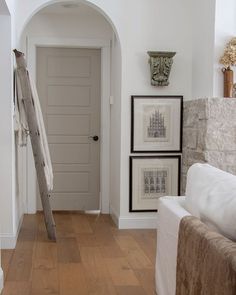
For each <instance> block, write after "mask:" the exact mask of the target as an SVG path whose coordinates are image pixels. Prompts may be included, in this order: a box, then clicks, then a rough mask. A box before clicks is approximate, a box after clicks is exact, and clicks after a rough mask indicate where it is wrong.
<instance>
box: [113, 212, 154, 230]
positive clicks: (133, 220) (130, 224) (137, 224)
mask: <svg viewBox="0 0 236 295" xmlns="http://www.w3.org/2000/svg"><path fill="white" fill-rule="evenodd" d="M110 215H111V218H112V220H113V221H114V223H115V224H116V225H117V227H118V228H119V229H145V228H146V229H148V228H155V229H156V228H157V216H140V217H139V216H119V215H118V214H117V212H116V211H115V210H114V209H113V208H110Z"/></svg>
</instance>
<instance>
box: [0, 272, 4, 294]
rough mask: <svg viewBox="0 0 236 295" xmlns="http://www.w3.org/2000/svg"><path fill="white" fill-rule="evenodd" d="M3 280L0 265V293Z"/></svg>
mask: <svg viewBox="0 0 236 295" xmlns="http://www.w3.org/2000/svg"><path fill="white" fill-rule="evenodd" d="M3 282H4V277H3V271H2V269H1V267H0V293H1V292H2V289H3Z"/></svg>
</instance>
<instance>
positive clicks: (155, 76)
mask: <svg viewBox="0 0 236 295" xmlns="http://www.w3.org/2000/svg"><path fill="white" fill-rule="evenodd" d="M175 54H176V52H168V51H148V55H149V56H150V59H149V63H150V70H151V85H153V86H168V85H169V81H168V79H169V76H170V70H171V66H172V64H173V57H174V56H175Z"/></svg>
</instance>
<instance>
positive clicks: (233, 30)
mask: <svg viewBox="0 0 236 295" xmlns="http://www.w3.org/2000/svg"><path fill="white" fill-rule="evenodd" d="M214 33H215V42H214V49H215V51H214V68H213V69H214V76H213V78H214V85H213V96H214V97H222V96H223V74H222V71H221V69H222V68H223V65H221V64H219V58H220V56H221V55H222V54H223V52H224V48H225V45H226V43H227V42H228V41H229V40H230V39H231V38H232V37H235V36H236V1H235V0H227V1H224V0H216V15H215V30H214ZM235 69H236V67H234V70H235ZM235 75H236V73H235ZM234 81H236V77H234Z"/></svg>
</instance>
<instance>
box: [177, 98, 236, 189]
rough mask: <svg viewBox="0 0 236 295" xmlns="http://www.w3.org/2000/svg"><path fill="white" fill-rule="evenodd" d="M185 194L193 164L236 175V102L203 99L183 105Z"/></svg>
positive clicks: (233, 99)
mask: <svg viewBox="0 0 236 295" xmlns="http://www.w3.org/2000/svg"><path fill="white" fill-rule="evenodd" d="M182 160H183V161H182V193H184V191H185V186H186V175H187V171H188V169H189V167H190V166H191V165H192V164H194V163H204V162H207V163H209V164H210V165H212V166H215V167H217V168H220V169H222V170H225V171H227V172H230V173H232V174H236V99H235V98H203V99H197V100H190V101H185V102H184V111H183V159H182Z"/></svg>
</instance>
